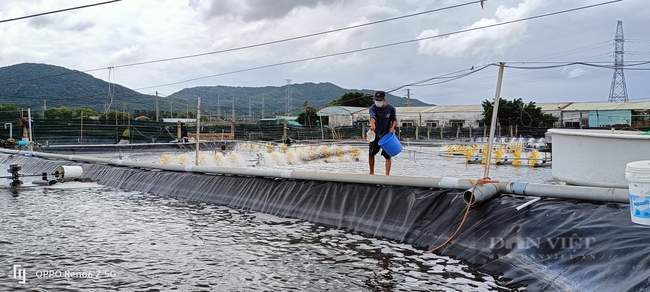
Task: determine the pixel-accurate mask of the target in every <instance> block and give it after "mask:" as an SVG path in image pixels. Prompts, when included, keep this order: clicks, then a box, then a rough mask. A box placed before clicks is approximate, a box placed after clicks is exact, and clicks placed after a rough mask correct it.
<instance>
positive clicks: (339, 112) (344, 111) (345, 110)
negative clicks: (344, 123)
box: [316, 106, 368, 116]
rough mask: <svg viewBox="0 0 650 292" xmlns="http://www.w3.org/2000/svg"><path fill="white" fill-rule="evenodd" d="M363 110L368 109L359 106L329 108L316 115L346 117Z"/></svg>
mask: <svg viewBox="0 0 650 292" xmlns="http://www.w3.org/2000/svg"><path fill="white" fill-rule="evenodd" d="M362 110H368V108H367V107H358V106H328V107H326V108H323V109H321V110H319V111H318V113H316V114H317V115H319V116H344V115H351V114H352V113H355V112H358V111H362Z"/></svg>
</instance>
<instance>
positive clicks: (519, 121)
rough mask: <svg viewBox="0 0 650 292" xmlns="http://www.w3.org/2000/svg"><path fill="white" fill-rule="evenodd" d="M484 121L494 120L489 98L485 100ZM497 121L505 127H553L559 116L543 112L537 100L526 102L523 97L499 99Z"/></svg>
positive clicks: (487, 122) (488, 122)
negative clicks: (537, 104)
mask: <svg viewBox="0 0 650 292" xmlns="http://www.w3.org/2000/svg"><path fill="white" fill-rule="evenodd" d="M482 105H483V121H484V122H485V123H486V124H490V122H491V121H492V108H493V106H492V102H490V101H488V100H487V99H486V100H485V101H483V103H482ZM497 115H498V116H497V121H498V123H499V124H500V125H501V126H503V127H509V126H511V125H512V126H514V125H519V126H525V127H552V126H553V123H555V122H557V120H558V118H557V117H555V116H553V115H551V114H545V113H543V112H542V108H541V107H537V106H536V105H535V102H532V101H531V102H529V103H528V104H524V102H523V101H522V100H521V98H517V99H514V100H513V101H506V100H505V99H503V98H500V99H499V112H498V114H497Z"/></svg>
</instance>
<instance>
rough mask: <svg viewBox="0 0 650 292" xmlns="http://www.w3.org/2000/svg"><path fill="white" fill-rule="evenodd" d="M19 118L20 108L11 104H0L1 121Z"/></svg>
mask: <svg viewBox="0 0 650 292" xmlns="http://www.w3.org/2000/svg"><path fill="white" fill-rule="evenodd" d="M19 118H20V109H19V108H18V107H17V106H15V105H13V104H11V103H10V104H5V105H0V119H1V120H3V121H12V120H13V121H16V120H18V119H19Z"/></svg>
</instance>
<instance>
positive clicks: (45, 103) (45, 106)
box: [41, 100, 47, 118]
mask: <svg viewBox="0 0 650 292" xmlns="http://www.w3.org/2000/svg"><path fill="white" fill-rule="evenodd" d="M46 110H47V100H44V101H43V115H42V116H41V117H42V118H45V111H46Z"/></svg>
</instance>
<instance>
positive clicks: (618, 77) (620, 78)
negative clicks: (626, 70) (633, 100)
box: [608, 20, 628, 102]
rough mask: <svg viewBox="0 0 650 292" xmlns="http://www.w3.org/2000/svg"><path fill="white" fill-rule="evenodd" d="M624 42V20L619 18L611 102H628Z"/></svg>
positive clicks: (610, 95) (615, 40) (610, 92)
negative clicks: (624, 68)
mask: <svg viewBox="0 0 650 292" xmlns="http://www.w3.org/2000/svg"><path fill="white" fill-rule="evenodd" d="M624 43H625V38H624V37H623V22H622V21H620V20H619V21H618V24H617V25H616V36H615V37H614V77H612V87H611V88H610V90H609V99H608V101H609V102H619V101H620V102H628V99H627V86H626V85H625V74H623V67H624V62H623V55H625V48H624V47H623V44H624Z"/></svg>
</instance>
